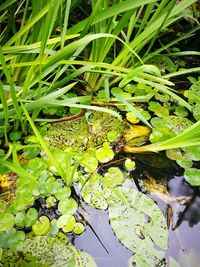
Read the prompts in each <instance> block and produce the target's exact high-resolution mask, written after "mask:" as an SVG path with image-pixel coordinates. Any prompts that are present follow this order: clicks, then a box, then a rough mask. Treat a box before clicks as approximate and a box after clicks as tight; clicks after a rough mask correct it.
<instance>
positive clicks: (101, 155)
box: [96, 147, 115, 163]
mask: <svg viewBox="0 0 200 267" xmlns="http://www.w3.org/2000/svg"><path fill="white" fill-rule="evenodd" d="M114 155H115V154H114V152H113V150H112V149H111V148H105V147H100V148H99V149H97V151H96V157H97V159H98V160H99V161H100V162H102V163H105V162H108V161H110V160H112V159H113V158H114Z"/></svg>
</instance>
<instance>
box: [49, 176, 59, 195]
mask: <svg viewBox="0 0 200 267" xmlns="http://www.w3.org/2000/svg"><path fill="white" fill-rule="evenodd" d="M46 190H47V192H48V193H49V194H54V193H56V192H60V191H61V190H62V180H61V179H55V178H54V177H50V178H49V179H48V180H47V181H46Z"/></svg>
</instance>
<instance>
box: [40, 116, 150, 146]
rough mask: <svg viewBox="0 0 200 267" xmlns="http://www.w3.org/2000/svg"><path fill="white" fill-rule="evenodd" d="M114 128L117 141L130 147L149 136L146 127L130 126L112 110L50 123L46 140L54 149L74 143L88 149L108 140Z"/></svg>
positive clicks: (73, 144) (142, 141)
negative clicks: (111, 113) (112, 112)
mask: <svg viewBox="0 0 200 267" xmlns="http://www.w3.org/2000/svg"><path fill="white" fill-rule="evenodd" d="M111 131H114V132H115V134H116V139H115V141H114V142H118V141H119V140H120V139H123V140H124V142H125V143H126V144H128V145H130V146H135V145H137V146H138V145H140V144H143V143H144V142H145V141H147V140H148V138H149V135H150V129H149V128H148V127H146V126H140V125H130V124H129V123H127V122H124V121H123V120H120V119H118V118H115V117H113V116H111V115H110V114H109V113H105V112H99V111H95V112H91V113H90V114H89V116H83V117H80V118H77V119H75V120H72V121H65V122H58V123H54V124H52V125H50V127H49V129H48V131H47V133H46V136H45V137H44V139H45V141H46V142H47V143H48V145H49V146H50V147H53V148H59V149H65V148H66V147H67V146H73V147H74V148H75V149H76V150H86V149H87V148H90V147H97V146H100V145H102V144H103V143H104V142H105V141H108V139H107V135H108V133H109V132H111Z"/></svg>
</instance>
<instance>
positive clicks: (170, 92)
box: [134, 77, 191, 110]
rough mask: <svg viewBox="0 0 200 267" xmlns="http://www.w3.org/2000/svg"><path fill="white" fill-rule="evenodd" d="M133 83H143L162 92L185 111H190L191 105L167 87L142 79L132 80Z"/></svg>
mask: <svg viewBox="0 0 200 267" xmlns="http://www.w3.org/2000/svg"><path fill="white" fill-rule="evenodd" d="M134 81H136V82H139V83H144V84H147V85H150V86H151V87H153V88H156V89H158V90H159V91H162V92H164V93H166V94H168V95H170V96H171V97H172V98H173V99H174V100H176V101H177V102H178V103H179V104H180V105H182V106H184V107H186V108H187V109H189V110H191V105H190V104H189V103H188V102H186V101H185V100H184V99H182V98H181V97H180V96H178V95H176V94H174V93H173V92H172V91H171V90H170V89H171V88H169V87H168V86H165V85H163V84H158V83H156V82H151V81H147V80H144V79H141V78H139V77H136V78H134Z"/></svg>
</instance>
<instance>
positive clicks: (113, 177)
mask: <svg viewBox="0 0 200 267" xmlns="http://www.w3.org/2000/svg"><path fill="white" fill-rule="evenodd" d="M104 177H105V179H106V182H108V183H109V184H110V185H111V186H113V187H115V186H117V185H120V184H122V182H123V181H124V174H123V172H122V171H121V170H120V169H119V168H117V167H111V168H109V169H108V171H107V172H106V173H105V175H104Z"/></svg>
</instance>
